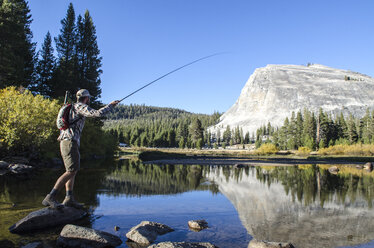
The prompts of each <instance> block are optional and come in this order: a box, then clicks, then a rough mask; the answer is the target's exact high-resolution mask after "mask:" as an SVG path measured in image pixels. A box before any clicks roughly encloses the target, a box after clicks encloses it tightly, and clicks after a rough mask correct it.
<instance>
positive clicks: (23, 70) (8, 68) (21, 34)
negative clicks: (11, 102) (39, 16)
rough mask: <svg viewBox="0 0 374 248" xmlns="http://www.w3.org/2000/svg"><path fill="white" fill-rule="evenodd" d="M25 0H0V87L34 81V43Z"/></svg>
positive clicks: (28, 10) (25, 85) (21, 84)
mask: <svg viewBox="0 0 374 248" xmlns="http://www.w3.org/2000/svg"><path fill="white" fill-rule="evenodd" d="M31 21H32V20H31V14H30V9H29V6H28V3H27V2H26V1H25V0H1V1H0V88H5V87H7V86H10V85H15V86H24V87H28V86H29V85H31V84H32V83H33V81H34V65H35V43H33V42H32V41H31V40H32V37H33V35H32V32H31V29H30V24H31Z"/></svg>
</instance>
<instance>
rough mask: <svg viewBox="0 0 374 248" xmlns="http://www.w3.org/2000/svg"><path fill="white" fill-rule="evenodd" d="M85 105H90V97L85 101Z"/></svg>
mask: <svg viewBox="0 0 374 248" xmlns="http://www.w3.org/2000/svg"><path fill="white" fill-rule="evenodd" d="M84 103H85V104H87V105H88V104H90V98H89V97H88V96H87V97H86V99H85V100H84Z"/></svg>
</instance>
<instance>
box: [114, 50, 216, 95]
mask: <svg viewBox="0 0 374 248" xmlns="http://www.w3.org/2000/svg"><path fill="white" fill-rule="evenodd" d="M220 54H223V53H214V54H211V55H208V56H205V57H202V58H199V59H197V60H194V61H192V62H190V63H188V64H185V65H182V66H181V67H178V68H177V69H174V70H172V71H170V72H168V73H166V74H164V75H162V76H161V77H159V78H157V79H155V80H153V81H152V82H150V83H148V84H146V85H144V86H143V87H141V88H139V89H137V90H135V91H134V92H132V93H131V94H129V95H127V96H125V97H124V98H122V99H121V100H119V102H122V101H123V100H125V99H126V98H128V97H130V96H132V95H134V94H135V93H136V92H138V91H141V90H142V89H144V88H145V87H148V86H150V85H151V84H153V83H155V82H157V81H158V80H160V79H162V78H164V77H166V76H168V75H170V74H172V73H174V72H176V71H179V70H180V69H182V68H184V67H187V66H189V65H192V64H194V63H196V62H199V61H201V60H203V59H207V58H210V57H213V56H217V55H220Z"/></svg>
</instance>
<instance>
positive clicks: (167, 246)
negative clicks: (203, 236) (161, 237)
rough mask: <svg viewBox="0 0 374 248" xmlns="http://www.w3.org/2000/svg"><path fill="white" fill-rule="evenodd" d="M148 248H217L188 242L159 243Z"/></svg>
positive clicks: (209, 244)
mask: <svg viewBox="0 0 374 248" xmlns="http://www.w3.org/2000/svg"><path fill="white" fill-rule="evenodd" d="M148 248H218V247H217V246H215V245H212V244H211V243H207V242H201V243H194V242H193V243H190V242H161V243H158V244H154V245H150V246H148Z"/></svg>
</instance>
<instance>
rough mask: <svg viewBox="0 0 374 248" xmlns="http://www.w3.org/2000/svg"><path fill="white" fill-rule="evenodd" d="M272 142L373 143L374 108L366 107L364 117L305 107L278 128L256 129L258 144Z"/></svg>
mask: <svg viewBox="0 0 374 248" xmlns="http://www.w3.org/2000/svg"><path fill="white" fill-rule="evenodd" d="M263 142H271V143H274V144H275V145H276V146H278V147H279V148H280V149H284V150H285V149H288V150H293V149H298V148H299V147H308V148H309V149H311V150H316V149H319V148H326V147H329V146H333V145H338V144H349V145H352V144H356V143H362V144H373V143H374V111H370V110H369V109H367V110H366V114H365V115H364V116H363V117H361V118H356V117H354V116H353V115H352V114H348V115H346V116H344V115H343V113H340V114H338V115H336V116H333V115H332V114H328V113H326V112H324V111H323V110H322V109H320V110H319V112H318V114H315V113H314V112H312V111H310V110H307V109H304V111H303V113H301V111H299V112H297V113H296V114H295V113H294V112H293V113H292V115H291V118H290V119H289V118H288V117H287V118H286V119H285V120H284V123H283V125H282V126H281V127H278V128H274V127H272V126H271V125H270V123H269V124H268V126H267V127H261V128H259V129H258V130H257V132H256V146H257V147H258V146H260V145H261V143H263Z"/></svg>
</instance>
